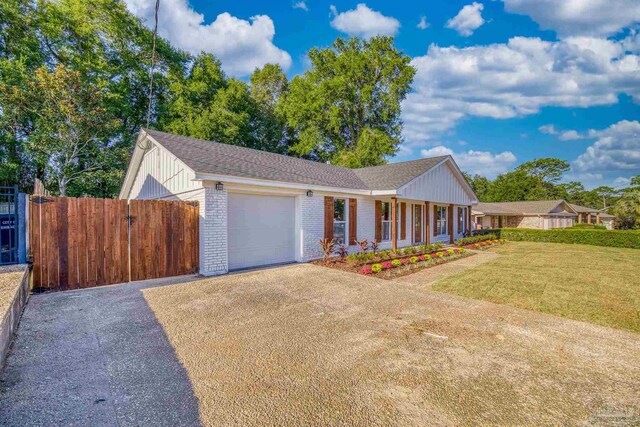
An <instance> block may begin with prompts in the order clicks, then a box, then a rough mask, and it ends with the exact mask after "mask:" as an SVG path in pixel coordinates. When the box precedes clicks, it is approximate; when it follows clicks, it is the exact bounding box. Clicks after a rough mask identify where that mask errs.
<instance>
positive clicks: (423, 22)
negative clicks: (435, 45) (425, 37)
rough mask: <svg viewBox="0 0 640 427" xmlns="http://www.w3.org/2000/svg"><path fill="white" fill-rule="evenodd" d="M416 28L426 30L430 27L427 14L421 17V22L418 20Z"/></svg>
mask: <svg viewBox="0 0 640 427" xmlns="http://www.w3.org/2000/svg"><path fill="white" fill-rule="evenodd" d="M416 28H420V29H421V30H425V29H427V28H429V23H428V22H427V17H426V16H421V17H420V22H418V25H416Z"/></svg>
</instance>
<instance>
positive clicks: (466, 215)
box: [456, 206, 470, 234]
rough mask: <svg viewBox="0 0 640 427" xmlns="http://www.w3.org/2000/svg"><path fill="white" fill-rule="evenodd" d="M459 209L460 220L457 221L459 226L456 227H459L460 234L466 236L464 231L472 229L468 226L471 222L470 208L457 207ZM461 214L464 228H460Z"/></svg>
mask: <svg viewBox="0 0 640 427" xmlns="http://www.w3.org/2000/svg"><path fill="white" fill-rule="evenodd" d="M457 208H458V218H457V219H458V220H457V224H456V226H457V227H458V230H457V231H458V234H464V231H465V230H466V229H467V228H470V227H469V225H468V224H467V221H468V220H469V211H468V209H469V208H468V207H467V206H457ZM460 213H462V227H460Z"/></svg>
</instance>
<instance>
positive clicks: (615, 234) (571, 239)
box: [492, 228, 640, 249]
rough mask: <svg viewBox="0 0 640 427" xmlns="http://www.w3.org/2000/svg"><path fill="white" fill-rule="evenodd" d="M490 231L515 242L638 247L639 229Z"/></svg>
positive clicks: (518, 229) (515, 229)
mask: <svg viewBox="0 0 640 427" xmlns="http://www.w3.org/2000/svg"><path fill="white" fill-rule="evenodd" d="M492 232H494V233H496V234H497V235H498V236H499V237H500V238H501V239H507V240H511V241H516V242H518V241H527V242H546V243H574V244H581V245H595V246H611V247H615V248H631V249H640V231H636V230H601V229H581V228H556V229H552V230H536V229H530V228H502V229H496V230H492Z"/></svg>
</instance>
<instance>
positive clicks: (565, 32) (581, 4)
mask: <svg viewBox="0 0 640 427" xmlns="http://www.w3.org/2000/svg"><path fill="white" fill-rule="evenodd" d="M503 1H504V6H505V10H506V11H507V12H511V13H517V14H521V15H529V16H530V17H531V18H532V19H533V20H534V21H536V22H537V23H539V24H540V26H541V28H543V29H549V30H555V31H556V32H557V33H558V35H560V36H561V37H566V36H571V35H588V36H609V35H612V34H615V33H617V32H618V31H620V30H621V29H623V28H626V27H629V26H631V25H632V24H634V23H637V22H640V1H638V0H570V1H568V0H503Z"/></svg>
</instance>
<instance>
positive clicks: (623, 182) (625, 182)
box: [613, 176, 631, 188]
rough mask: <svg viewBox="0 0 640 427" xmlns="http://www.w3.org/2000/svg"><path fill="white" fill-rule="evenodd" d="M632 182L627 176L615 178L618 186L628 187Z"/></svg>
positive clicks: (614, 183) (615, 185)
mask: <svg viewBox="0 0 640 427" xmlns="http://www.w3.org/2000/svg"><path fill="white" fill-rule="evenodd" d="M630 184H631V178H625V177H624V176H619V177H617V178H616V179H614V180H613V185H614V187H616V188H621V187H628V186H629V185H630Z"/></svg>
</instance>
